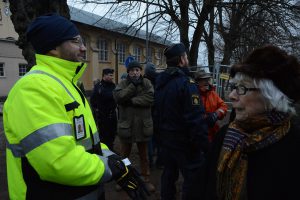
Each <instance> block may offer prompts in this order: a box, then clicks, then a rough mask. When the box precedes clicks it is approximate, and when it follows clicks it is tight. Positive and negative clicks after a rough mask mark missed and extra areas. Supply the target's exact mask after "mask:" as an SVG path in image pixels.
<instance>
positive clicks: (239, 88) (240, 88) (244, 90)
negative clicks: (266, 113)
mask: <svg viewBox="0 0 300 200" xmlns="http://www.w3.org/2000/svg"><path fill="white" fill-rule="evenodd" d="M230 90H231V91H233V90H236V93H237V94H238V95H245V94H246V93H247V92H248V91H257V90H259V88H247V87H246V86H244V85H237V84H234V83H231V84H230Z"/></svg>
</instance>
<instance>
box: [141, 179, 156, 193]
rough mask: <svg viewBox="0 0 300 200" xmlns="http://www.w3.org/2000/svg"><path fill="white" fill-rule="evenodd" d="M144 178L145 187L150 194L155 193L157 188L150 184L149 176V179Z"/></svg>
mask: <svg viewBox="0 0 300 200" xmlns="http://www.w3.org/2000/svg"><path fill="white" fill-rule="evenodd" d="M143 178H144V183H145V187H146V189H147V190H148V191H149V192H155V187H154V185H153V184H152V183H150V180H149V176H148V177H143Z"/></svg>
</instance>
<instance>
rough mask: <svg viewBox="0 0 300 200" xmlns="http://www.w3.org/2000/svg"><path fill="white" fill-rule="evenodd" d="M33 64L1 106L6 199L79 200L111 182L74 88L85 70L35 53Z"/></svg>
mask: <svg viewBox="0 0 300 200" xmlns="http://www.w3.org/2000/svg"><path fill="white" fill-rule="evenodd" d="M36 62H37V65H35V66H34V67H33V68H32V69H31V71H30V72H29V74H28V75H25V76H24V77H23V78H21V79H20V80H19V81H18V82H17V83H16V84H15V85H14V87H13V88H12V90H11V91H10V93H9V95H8V98H7V100H6V102H5V105H4V115H3V122H4V129H5V136H6V139H7V150H6V152H7V176H8V189H9V196H10V199H30V198H31V199H32V198H38V197H39V198H40V199H42V198H43V197H44V198H57V197H59V196H60V197H62V196H61V195H63V196H64V197H65V199H72V198H78V197H80V196H84V195H86V194H87V193H89V192H91V191H93V190H95V189H96V188H97V187H99V184H100V183H102V182H105V181H108V180H109V179H110V178H111V172H110V170H109V168H108V167H106V165H107V162H106V158H105V157H103V156H100V155H97V154H100V153H101V147H102V149H107V147H106V146H105V145H103V144H101V147H100V141H99V136H98V133H97V127H96V124H95V122H94V118H93V115H92V112H91V109H90V107H89V104H88V102H87V100H86V99H85V97H84V95H83V94H82V93H81V92H80V90H79V89H78V88H77V87H76V82H77V81H78V78H79V77H80V76H81V75H82V73H83V72H84V69H85V67H86V66H85V65H83V64H81V63H79V62H70V61H66V60H62V59H59V58H54V57H51V56H46V55H38V54H37V55H36ZM76 124H80V127H76V126H75V125H76ZM81 126H82V127H81ZM106 151H109V150H106ZM74 186H75V187H74ZM61 192H63V193H61ZM41 195H43V196H41Z"/></svg>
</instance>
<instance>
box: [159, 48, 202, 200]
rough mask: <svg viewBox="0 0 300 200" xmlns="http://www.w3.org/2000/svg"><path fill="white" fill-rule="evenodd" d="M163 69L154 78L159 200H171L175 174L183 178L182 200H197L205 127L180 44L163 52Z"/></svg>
mask: <svg viewBox="0 0 300 200" xmlns="http://www.w3.org/2000/svg"><path fill="white" fill-rule="evenodd" d="M164 55H165V56H166V61H167V69H166V70H165V71H164V72H162V73H160V74H159V75H158V77H157V78H156V85H155V112H154V116H155V118H156V120H155V121H156V123H155V126H156V130H158V134H159V140H160V144H161V148H162V157H163V161H164V170H163V173H162V176H161V199H163V200H166V199H167V200H170V199H175V194H176V187H175V182H176V181H177V179H178V176H179V170H180V172H181V173H182V176H183V178H184V182H183V186H182V199H184V200H185V199H188V200H190V199H201V196H202V194H201V188H202V184H201V181H202V173H203V163H204V152H205V151H207V145H208V140H207V125H206V122H205V120H204V108H203V105H202V103H201V100H200V95H199V92H198V89H197V86H196V84H195V82H194V81H193V80H192V79H191V78H190V77H189V70H188V68H187V67H188V64H189V62H188V58H187V54H186V50H185V46H184V45H183V44H182V43H178V44H174V45H173V46H170V47H168V48H166V49H165V51H164Z"/></svg>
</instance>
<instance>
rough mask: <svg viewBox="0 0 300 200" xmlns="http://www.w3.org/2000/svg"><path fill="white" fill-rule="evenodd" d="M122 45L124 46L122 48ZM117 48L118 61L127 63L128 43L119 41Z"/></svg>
mask: <svg viewBox="0 0 300 200" xmlns="http://www.w3.org/2000/svg"><path fill="white" fill-rule="evenodd" d="M120 47H122V48H120ZM117 50H118V62H119V63H125V60H126V44H125V43H122V42H120V43H117Z"/></svg>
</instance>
